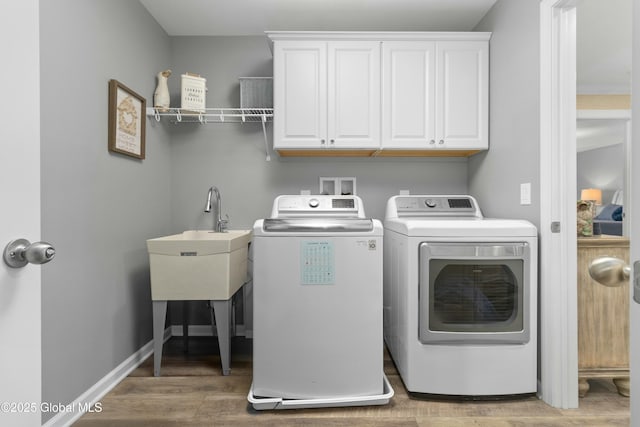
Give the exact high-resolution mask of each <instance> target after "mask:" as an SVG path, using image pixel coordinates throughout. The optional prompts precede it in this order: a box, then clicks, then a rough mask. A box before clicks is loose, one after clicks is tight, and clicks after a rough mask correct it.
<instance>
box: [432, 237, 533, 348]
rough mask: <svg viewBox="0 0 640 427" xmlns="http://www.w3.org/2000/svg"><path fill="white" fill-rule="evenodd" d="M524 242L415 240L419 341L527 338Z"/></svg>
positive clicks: (526, 253) (521, 340) (526, 250)
mask: <svg viewBox="0 0 640 427" xmlns="http://www.w3.org/2000/svg"><path fill="white" fill-rule="evenodd" d="M529 268H530V265H529V246H528V245H527V244H526V243H475V242H474V243H429V242H423V243H421V244H420V285H419V304H420V306H419V316H420V319H419V322H420V323H419V325H420V326H419V338H420V341H421V342H422V343H425V344H436V343H460V344H477V343H487V344H490V343H501V344H504V343H514V344H516V343H518V344H520V343H526V342H528V341H529V312H528V308H527V307H528V306H529V302H528V301H529V292H530V291H529V285H530V284H529V283H528V277H529Z"/></svg>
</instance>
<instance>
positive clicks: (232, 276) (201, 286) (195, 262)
mask: <svg viewBox="0 0 640 427" xmlns="http://www.w3.org/2000/svg"><path fill="white" fill-rule="evenodd" d="M250 240H251V230H228V231H227V232H224V233H215V232H212V231H206V230H188V231H185V232H183V233H180V234H174V235H171V236H164V237H158V238H155V239H149V240H147V250H148V252H149V268H150V271H151V299H152V300H154V301H158V300H227V299H229V298H231V297H232V296H233V294H235V293H236V291H237V290H238V289H240V287H241V286H242V285H243V284H244V283H245V282H246V280H247V249H248V246H249V242H250Z"/></svg>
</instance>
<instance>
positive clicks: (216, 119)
mask: <svg viewBox="0 0 640 427" xmlns="http://www.w3.org/2000/svg"><path fill="white" fill-rule="evenodd" d="M147 116H148V117H153V118H154V119H155V120H156V121H157V122H160V121H161V120H162V118H163V117H166V118H167V119H168V120H169V122H171V123H173V124H180V123H200V124H208V123H261V124H262V135H263V137H264V147H265V151H266V154H267V161H269V160H271V155H270V153H269V143H268V140H267V129H266V123H267V122H270V121H272V120H273V108H205V110H204V111H203V112H194V111H189V110H183V109H181V108H168V109H165V110H160V109H158V108H147Z"/></svg>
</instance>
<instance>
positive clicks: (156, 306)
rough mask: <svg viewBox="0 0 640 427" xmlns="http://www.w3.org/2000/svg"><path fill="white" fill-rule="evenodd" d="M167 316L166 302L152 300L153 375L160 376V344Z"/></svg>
mask: <svg viewBox="0 0 640 427" xmlns="http://www.w3.org/2000/svg"><path fill="white" fill-rule="evenodd" d="M166 317H167V302H166V301H153V376H154V377H159V376H160V361H161V360H162V345H163V344H164V324H165V321H166Z"/></svg>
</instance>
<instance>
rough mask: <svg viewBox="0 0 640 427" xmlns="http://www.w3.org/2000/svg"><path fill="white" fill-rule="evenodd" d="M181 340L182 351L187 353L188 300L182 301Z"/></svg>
mask: <svg viewBox="0 0 640 427" xmlns="http://www.w3.org/2000/svg"><path fill="white" fill-rule="evenodd" d="M182 340H183V341H182V342H183V344H184V352H185V353H189V301H183V302H182Z"/></svg>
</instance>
